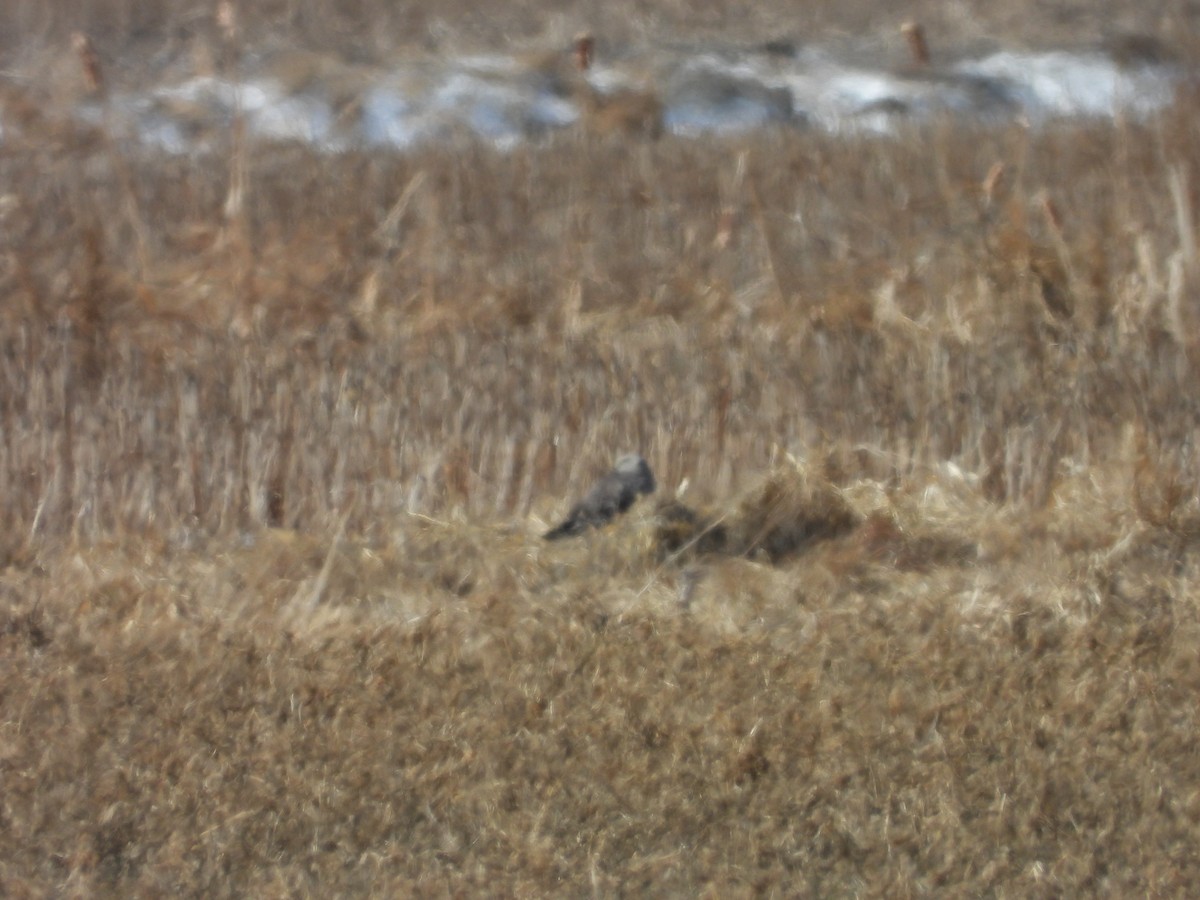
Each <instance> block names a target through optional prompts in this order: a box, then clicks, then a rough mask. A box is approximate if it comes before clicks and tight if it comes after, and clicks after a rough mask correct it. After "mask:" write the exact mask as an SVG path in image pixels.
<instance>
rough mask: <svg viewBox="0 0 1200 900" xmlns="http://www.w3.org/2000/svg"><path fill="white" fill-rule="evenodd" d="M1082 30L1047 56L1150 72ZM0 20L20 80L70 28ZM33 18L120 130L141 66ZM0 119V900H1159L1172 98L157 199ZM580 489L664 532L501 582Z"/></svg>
mask: <svg viewBox="0 0 1200 900" xmlns="http://www.w3.org/2000/svg"><path fill="white" fill-rule="evenodd" d="M462 5H463V6H464V7H465V11H464V13H463V15H464V17H465V19H464V21H457V20H456V21H455V27H457V28H458V29H459V30H458V31H457V32H455V39H456V40H461V41H462V42H464V43H471V42H473V41H474V42H482V43H486V42H487V41H489V40H492V41H499V40H500V37H499V35H501V34H502V33H503V34H505V35H507V36H508V37H510V38H512V39H513V40H524V39H528V40H530V41H533V40H535V39H536V38H537V37H538V36H539V35H545V34H548V33H554V34H558V33H559V31H560V30H561V32H562V33H563V34H569V33H570V32H571V30H572V28H574V27H575V24H574V22H575V17H576V13H577V10H576V7H580V8H582V4H575V5H574V6H572V5H570V4H568V5H565V6H564V7H563V8H564V9H566V10H567V12H564V13H562V14H561V16H560V18H558V19H555V20H554V23H552V25H551V26H545V17H542V18H540V19H539V18H538V16H536V15H534V10H535V9H536V5H535V4H522V3H516V2H509V3H498V4H496V6H495V11H494V12H493V13H492V17H485V16H483V14H482V13H479V12H478V10H479V9H482V8H484V7H483V5H481V4H462ZM788 5H789V4H783V3H764V4H733V3H730V4H726V6H728V7H729V11H728V15H730V16H733V17H735V18H737V19H738V21H740V22H742V26H741V28H742V30H741V31H739V32H738V36H739V37H744V38H746V39H748V40H749V39H761V38H763V37H764V36H770V34H771V30H772V29H773V28H776V27H778V25H779V23H780V22H783V21H784V20H785V18H786V17H785V12H786V9H785V7H786V6H788ZM644 6H645V5H644V4H633V3H613V4H611V5H609V6H605V7H604V8H605V9H609V10H610V12H606V13H604V14H603V15H604V16H606V17H608V16H611V18H603V19H602V20H600V21H598V22H593V23H592V24H593V26H594V27H597V28H600V27H605V26H607V27H609V28H610V29H611V30H612V31H613V32H614V33H616V34H619V35H620V34H622V32H621V29H622V28H623V29H625V32H624V35H623V36H624V37H628V35H629V34H631V33H634V32H635V31H636V29H637V27H638V25H637V21H638V20H637V19H636V17H635V16H634V14H633V13H632V12H631V10H635V9H636V10H643V12H642V13H639V15H642V16H643V18H647V17H648V14H646V13H644ZM925 6H928V7H929V21H930V22H931V23H932V24H933V25H936V26H937V27H939V28H941V29H942V30H943V31H947V32H948V31H949V29H951V27H953V26H954V24H955V23H954V22H953V21H950V20H948V19H946V20H943V19H941V18H939V16H940V15H948V14H945V13H939V12H938V11H939V10H944V9H948V8H949V7H950V5H948V4H935V3H932V2H931V3H928V4H925ZM979 6H980V13H981V18H980V19H979V20H978V21H976V22H974V23H973V24H972V25H971V27H970V28H966V27H965V26H962V27H960V30H959V31H958V32H955V39H956V40H960V41H970V40H974V39H976V38H977V37H978V35H976V34H975V33H974V32H973V31H972V29H977V30H978V29H985V28H989V27H990V28H993V29H994V30H995V33H996V35H997V36H999V37H1001V38H1003V39H1006V40H1013V41H1033V40H1034V39H1035V36H1040V37H1042V38H1044V39H1052V38H1054V37H1055V36H1056V35H1059V34H1060V32H1057V31H1055V29H1056V28H1062V27H1065V26H1063V25H1062V23H1061V22H1059V20H1058V19H1057V18H1056V17H1055V16H1056V15H1057V14H1056V13H1054V12H1053V10H1054V9H1056V7H1054V6H1051V10H1052V12H1045V6H1044V5H1042V4H1038V5H1037V6H1038V7H1039V8H1040V9H1042V10H1043V11H1042V12H1041V13H1040V15H1042V16H1043V18H1042V19H1039V20H1036V21H1032V22H1031V21H1030V20H1028V19H1027V18H1026V17H1025V14H1026V13H1027V12H1028V9H1027V8H1032V7H1033V6H1034V4H1031V3H1017V2H1009V3H1007V4H987V5H984V4H979ZM1061 6H1062V7H1063V9H1064V10H1066V9H1067V7H1077V6H1078V4H1061ZM393 7H395V9H400V8H401V7H404V8H405V9H408V10H409V12H406V13H405V14H404V15H407V16H410V17H412V21H411V22H410V21H407V20H404V16H403V15H401V13H399V12H396V11H395V9H393ZM701 7H703V8H704V9H705V10H708V9H710V5H709V4H698V3H686V2H680V3H676V4H662V5H661V6H660V7H659V6H656V7H655V8H656V9H657V10H658V12H657V13H656V15H657V18H654V17H652V16H650V17H648V18H649V19H652V21H649V23H648V24H646V28H647V29H649V30H651V31H653V30H654V29H658V33H660V34H661V33H666V32H669V31H671V29H673V28H676V27H677V26H678V23H679V22H688V21H690V22H691V25H692V27H693V31H691V32H687V34H690V35H692V36H695V37H698V38H699V37H703V36H705V35H706V33H707V30H708V29H715V28H716V27H717V26H718V25H719V23H718V22H712V21H708V20H707V19H705V18H704V15H705V14H703V13H702V11H701V10H700V8H701ZM1108 7H1110V8H1109V9H1108V10H1107V12H1106V16H1105V17H1104V18H1101V17H1099V16H1097V17H1096V19H1095V21H1091V20H1087V21H1084V22H1082V23H1081V22H1076V26H1077V27H1076V28H1075V30H1074V31H1073V32H1072V34H1076V35H1082V37H1083V39H1085V40H1092V39H1096V40H1098V39H1101V38H1103V37H1105V34H1104V27H1105V26H1104V25H1103V23H1104V22H1105V21H1109V22H1114V23H1119V24H1120V25H1121V26H1122V27H1129V28H1135V29H1142V30H1144V31H1145V32H1146V33H1148V34H1150V35H1152V36H1155V37H1159V38H1162V39H1164V40H1170V41H1174V43H1173V44H1172V46H1173V47H1175V48H1177V51H1178V52H1185V51H1186V44H1187V42H1188V41H1189V39H1190V38H1189V35H1191V34H1194V27H1193V26H1194V24H1195V23H1194V22H1193V21H1192V19H1191V18H1190V17H1191V16H1192V13H1191V11H1190V7H1189V6H1188V5H1187V4H1183V3H1163V4H1160V5H1159V6H1158V7H1155V6H1154V5H1153V4H1137V5H1134V4H1128V8H1126V5H1125V4H1108ZM15 8H16V15H15V18H14V21H16V22H17V23H18V25H19V29H18V31H20V29H24V31H23V32H21V33H22V34H24V35H25V36H26V37H29V42H27V43H25V44H22V43H21V42H20V41H15V40H12V39H11V37H6V38H5V39H4V40H6V41H7V43H2V42H0V52H4V53H5V54H7V55H6V56H5V57H4V58H5V59H6V60H7V62H6V65H8V66H18V65H28V66H29V67H30V68H29V71H36V72H39V73H46V72H56V73H58V74H57V75H56V76H55V77H56V78H60V79H64V78H66V79H69V77H70V76H69V75H68V74H64V73H67V72H68V69H69V63H70V62H71V61H73V57H71V56H70V54H69V51H63V50H62V49H61V46H62V39H63V37H64V36H65V34H66V33H67V32H68V31H69V30H70V29H71V27H73V25H74V24H78V23H76V22H73V21H72V20H71V17H70V16H68V15H67V14H66V12H65V11H64V10H66V9H69V8H70V7H67V6H66V4H62V3H60V4H40V3H33V2H28V3H22V2H18V3H17V4H16V5H15ZM188 8H192V7H191V6H190V5H189V6H188ZM430 8H432V5H430V7H429V8H426V7H424V6H422V5H420V4H411V5H402V4H384V3H382V2H380V3H370V2H362V3H357V4H332V3H317V2H312V3H308V4H303V3H301V4H294V3H293V4H283V3H277V4H267V3H264V4H260V5H259V6H258V7H256V10H255V13H254V15H253V16H249V17H248V18H247V24H246V25H245V27H246V29H247V36H246V40H247V41H251V40H256V39H257V38H256V36H255V31H254V29H256V28H265V27H266V26H267V25H271V24H273V25H274V26H275V28H276V31H277V33H278V34H279V35H281V36H282V37H283V39H285V40H294V41H296V42H297V43H301V44H308V45H310V46H315V47H317V48H318V49H320V50H322V51H323V52H326V51H333V50H338V49H339V42H340V43H341V44H345V43H347V42H352V40H351V39H352V38H353V36H354V35H355V34H358V35H360V36H362V35H364V34H365V33H367V32H370V33H371V34H372V39H373V40H376V41H383V40H385V39H386V38H387V37H388V36H393V37H395V36H396V35H397V34H399V33H401V32H404V33H408V32H406V31H405V29H410V30H411V29H414V28H417V29H420V28H426V29H427V28H429V20H430V19H432V18H434V16H433V14H432V13H431V12H429V9H430ZM873 8H877V7H876V5H874V4H868V3H865V2H859V3H857V4H855V3H849V4H846V3H839V4H813V5H812V8H811V10H810V11H809V12H808V13H807V15H809V16H810V17H811V21H808V22H806V23H803V24H804V27H809V26H812V27H817V26H819V27H822V28H826V29H827V30H828V31H829V33H831V34H834V35H836V34H839V33H844V32H848V31H851V30H853V29H855V28H858V27H861V26H862V25H863V23H864V22H866V21H867V20H868V18H869V16H868V13H869V12H870V11H871V10H872V9H873ZM439 9H442V10H445V7H444V6H439ZM914 9H917V10H918V11H921V9H922V5H921V4H916V5H915V6H914ZM339 10H340V11H339ZM471 10H476V11H475V12H471ZM439 15H441V16H447V15H448V13H446V12H444V11H443V12H441V13H439ZM1063 15H1064V16H1065V15H1066V12H1064V13H1063ZM689 16H694V20H693V19H689ZM89 17H90V18H89ZM83 18H85V19H86V21H85V22H84V23H83V24H85V25H88V26H89V27H91V28H92V29H93V31H94V32H96V45H97V47H98V49H99V52H100V55H101V59H102V63H103V64H104V65H106V66H108V67H109V68H108V69H107V70H106V72H107V71H111V72H112V73H113V74H112V77H114V78H125V79H134V80H136V78H137V77H139V76H138V73H137V72H136V71H132V70H129V69H126V70H122V69H120V68H119V64H118V63H117V62H115V60H116V59H118V58H120V57H121V53H120V49H121V48H122V47H125V48H127V47H130V46H134V45H137V46H140V47H145V46H153V45H154V44H155V42H166V41H169V40H174V39H175V36H176V35H175V30H176V29H178V28H179V27H181V25H180V22H182V21H184V20H185V19H186V15H185V11H184V5H183V4H168V3H164V4H161V5H156V4H141V3H134V2H132V0H130V2H125V3H118V2H109V3H93V4H89V5H88V6H87V12H86V14H85V15H84V16H83ZM188 21H190V20H188ZM871 21H872V27H878V28H879V34H881V35H882V34H884V31H885V29H884V26H883V25H882V24H880V23H879V22H877V21H875V20H871ZM101 22H103V23H107V25H106V26H105V27H103V28H102V27H100V26H99V25H98V24H97V23H101ZM317 22H324V23H325V25H326V26H327V27H326V28H324V29H316V30H318V31H320V33H321V35H323V37H322V39H320V40H317V39H314V38H313V37H312V34H311V32H312V31H313V30H314V29H315V25H314V23H317ZM372 23H374V24H375V26H377V27H374V28H373V26H372ZM505 23H507V25H505ZM539 23H540V24H539ZM644 24H645V23H644ZM884 24H886V26H887V28H886V31H887V33H889V34H891V33H892V32H894V26H895V25H896V24H897V23H895V22H892V21H888V22H887V23H884ZM506 28H507V30H506ZM356 29H357V31H356ZM796 30H799V29H796ZM931 31H933V28H931ZM793 34H795V31H793ZM330 35H333V36H334V37H336V38H337V40H334V39H333V38H331V37H330ZM400 40H401V39H400V38H399V37H396V41H397V43H399V42H400ZM139 42H140V43H139ZM32 45H36V51H35V50H30V49H29V47H30V46H32ZM56 48H58V49H56ZM343 49H344V48H343ZM376 49H377V48H376ZM364 52H365V51H364ZM56 54H57V55H56ZM64 54H65V55H64ZM64 60H66V61H64ZM7 71H9V70H7V69H6V72H7ZM39 77H40V76H39ZM47 77H49V76H47ZM75 77H81V76H79V75H78V73H76V75H75ZM141 77H146V76H145V73H142V76H141ZM0 86H3V89H4V93H3V97H2V100H3V104H4V115H5V117H6V120H7V121H10V122H13V121H19V122H20V123H21V126H20V129H18V130H16V131H12V132H11V133H7V132H6V135H5V138H4V140H3V141H2V142H0V233H2V234H3V236H4V237H3V243H2V244H0V498H3V503H0V894H2V895H4V896H7V897H40V896H81V897H82V896H114V897H115V896H120V897H128V896H147V897H150V896H162V895H184V896H205V897H210V896H247V897H250V896H254V897H273V896H315V897H327V896H340V895H382V896H472V895H476V896H478V895H493V896H581V895H594V896H610V895H627V896H640V895H647V896H688V897H691V896H707V897H736V896H773V897H782V896H796V895H808V896H821V897H825V896H851V895H853V896H880V897H882V896H886V897H897V896H901V897H902V896H911V895H918V894H932V893H936V894H939V895H948V896H985V897H987V896H994V897H1014V898H1016V897H1031V896H1047V897H1050V896H1063V895H1067V896H1070V895H1080V894H1089V895H1108V896H1187V895H1192V896H1195V895H1196V894H1197V892H1198V891H1200V855H1198V854H1197V852H1196V848H1197V846H1200V753H1198V752H1197V748H1196V737H1197V697H1200V653H1198V648H1200V588H1198V587H1197V582H1196V581H1195V579H1197V577H1198V575H1200V447H1198V446H1197V428H1196V423H1197V421H1198V419H1197V417H1198V415H1200V392H1198V391H1197V390H1196V384H1197V380H1196V379H1197V375H1198V365H1200V342H1198V341H1197V334H1198V333H1200V332H1198V330H1197V329H1198V328H1200V305H1198V303H1197V297H1198V296H1200V294H1198V291H1200V261H1198V259H1197V248H1196V237H1195V233H1194V229H1195V217H1196V208H1197V200H1198V199H1200V165H1198V163H1200V154H1198V151H1197V148H1198V147H1200V97H1197V96H1196V95H1194V94H1192V93H1191V92H1187V91H1182V92H1181V94H1180V96H1179V98H1178V101H1177V103H1176V104H1175V106H1174V107H1172V108H1171V109H1169V110H1168V111H1166V112H1165V113H1163V114H1162V115H1161V116H1158V117H1156V118H1155V119H1153V120H1151V121H1148V122H1144V123H1138V122H1130V121H1120V122H1118V123H1116V124H1115V125H1083V124H1063V125H1058V126H1053V127H1048V128H1045V129H1043V130H1040V131H1036V132H1030V131H1029V130H1027V129H1024V128H1021V127H1019V126H1016V125H1014V126H1012V127H1011V128H1008V129H1000V130H987V131H984V130H978V131H976V130H973V129H972V128H970V127H967V126H964V125H962V124H961V123H959V124H953V125H952V124H951V123H944V124H936V125H933V126H930V127H925V128H921V129H914V130H913V131H911V132H910V133H907V134H904V135H901V136H899V137H897V138H894V139H886V140H884V139H870V140H866V139H864V140H853V139H844V138H843V139H833V138H831V137H827V136H823V135H820V134H816V133H805V132H799V131H789V132H763V133H758V134H755V135H750V136H747V137H744V138H738V139H727V140H720V141H717V140H707V141H696V140H684V139H678V138H673V137H669V136H668V137H664V138H663V139H661V140H658V141H649V140H642V139H622V138H620V137H615V136H610V137H608V138H606V139H601V138H597V137H594V136H590V135H588V134H586V133H583V132H579V133H563V134H561V135H558V136H555V137H553V138H551V139H549V140H547V141H546V142H544V143H541V144H537V145H530V146H528V147H525V148H523V149H519V150H516V151H514V152H510V153H507V154H499V153H496V152H494V151H492V150H490V149H487V148H485V147H481V146H474V145H468V144H463V145H461V146H454V147H450V148H447V147H438V148H430V149H428V150H426V151H422V152H417V153H413V154H410V155H406V156H399V155H388V154H382V153H379V154H373V155H367V154H344V155H340V156H321V155H318V154H314V153H311V152H308V151H307V150H304V149H303V148H296V147H285V146H262V145H259V146H249V147H246V146H242V145H240V144H239V143H238V142H237V141H236V139H235V137H234V136H232V135H231V136H230V137H229V143H228V149H227V152H225V153H223V154H218V155H215V156H209V157H206V158H204V159H201V160H199V161H194V160H184V159H173V158H167V157H157V156H139V155H138V154H136V153H132V154H131V153H126V152H125V151H124V150H123V149H122V148H119V147H118V146H117V145H116V144H115V143H114V141H113V140H112V139H111V137H110V136H108V135H107V134H106V133H105V132H104V131H103V130H102V129H92V128H87V127H84V126H82V125H78V124H70V123H68V122H67V121H66V119H65V117H64V116H63V115H62V114H61V113H62V111H61V109H57V108H55V107H54V105H53V104H52V103H50V102H49V99H50V98H52V97H53V96H58V95H57V94H56V93H55V90H57V88H56V89H55V90H50V89H49V88H46V89H45V90H43V89H42V87H41V86H40V85H39V82H38V80H37V78H33V79H17V78H9V77H7V75H6V76H5V77H4V78H3V79H0ZM630 449H636V450H639V451H640V452H642V453H644V454H645V456H646V457H647V458H648V459H649V461H650V463H651V465H652V466H653V467H654V469H655V472H656V474H657V476H658V481H659V498H655V500H659V501H665V500H669V499H670V498H673V497H677V498H678V499H679V500H680V501H681V502H683V503H686V504H687V505H688V506H689V507H691V508H693V509H694V510H696V511H697V520H698V521H699V522H700V523H701V526H703V525H705V524H707V525H710V526H712V529H713V530H712V531H710V532H708V533H707V534H701V533H699V531H698V530H697V529H698V528H699V527H701V526H696V527H695V528H691V526H690V525H689V526H688V527H684V526H681V525H680V523H679V521H678V520H675V519H671V518H669V517H668V515H667V511H666V510H664V511H663V512H662V513H660V514H656V505H655V502H654V501H651V500H643V501H642V502H641V503H640V504H639V505H637V506H635V508H634V510H633V512H631V513H630V514H629V515H628V516H626V517H625V518H623V519H621V520H619V521H618V522H617V523H614V524H613V525H612V526H611V527H609V528H607V529H604V530H602V531H598V532H594V533H592V534H590V535H589V536H588V537H587V538H581V539H575V540H573V541H565V542H561V543H557V544H546V543H544V542H542V541H541V539H540V537H539V535H540V534H541V532H542V531H543V530H545V528H546V527H547V526H548V525H549V524H551V523H553V521H555V520H556V518H557V517H559V516H561V515H562V514H563V513H564V512H565V511H566V508H567V506H568V503H569V500H570V499H571V498H573V497H575V496H577V495H578V494H579V492H581V491H582V490H584V489H586V487H587V485H588V484H589V483H590V482H591V480H592V479H593V478H594V477H595V476H596V475H598V474H599V473H601V472H602V471H604V470H605V469H606V468H607V467H608V466H609V465H610V464H611V462H612V459H613V457H614V456H615V455H616V454H617V453H619V452H623V451H626V450H630ZM684 524H685V525H687V523H684ZM680 528H683V533H682V534H681V533H680V532H679V529H680ZM689 528H690V529H691V530H689ZM715 534H720V535H721V536H722V539H721V540H719V541H718V540H709V539H708V538H709V537H710V536H711V535H715Z"/></svg>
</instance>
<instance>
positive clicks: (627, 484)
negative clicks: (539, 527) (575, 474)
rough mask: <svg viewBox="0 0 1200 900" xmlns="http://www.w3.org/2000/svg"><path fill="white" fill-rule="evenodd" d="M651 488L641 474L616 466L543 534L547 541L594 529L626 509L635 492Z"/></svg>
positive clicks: (634, 497)
mask: <svg viewBox="0 0 1200 900" xmlns="http://www.w3.org/2000/svg"><path fill="white" fill-rule="evenodd" d="M653 489H654V484H653V480H652V478H651V480H650V482H649V484H646V479H645V478H644V476H643V475H642V474H641V473H635V474H630V473H628V472H624V473H623V472H621V471H619V470H617V469H614V470H613V471H611V472H609V473H608V474H607V475H605V476H604V477H603V478H601V479H600V480H599V481H597V482H596V484H595V485H594V486H593V487H592V489H591V490H590V491H588V492H587V495H586V496H585V497H584V498H583V499H582V500H580V501H579V502H578V503H576V504H575V505H574V506H573V507H572V508H571V512H570V513H569V514H568V515H567V518H566V519H565V520H564V521H563V522H562V523H561V524H560V525H556V526H555V527H554V528H552V529H550V530H549V531H547V532H546V533H545V534H544V535H543V537H544V538H545V539H546V540H548V541H554V540H558V539H559V538H565V537H572V536H574V535H577V534H582V533H583V532H584V531H586V530H587V529H589V528H597V527H599V526H601V525H605V524H607V523H608V522H610V521H612V520H613V519H615V518H616V517H617V516H618V515H620V514H621V513H624V512H626V511H627V510H628V509H629V507H631V506H633V503H634V501H635V500H637V498H638V494H639V493H644V492H648V491H651V490H653Z"/></svg>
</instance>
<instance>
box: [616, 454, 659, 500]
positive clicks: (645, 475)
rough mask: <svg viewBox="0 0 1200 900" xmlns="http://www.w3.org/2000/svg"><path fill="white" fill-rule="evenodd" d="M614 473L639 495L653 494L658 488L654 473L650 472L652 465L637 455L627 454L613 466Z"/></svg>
mask: <svg viewBox="0 0 1200 900" xmlns="http://www.w3.org/2000/svg"><path fill="white" fill-rule="evenodd" d="M613 471H615V472H616V473H617V474H618V475H620V476H621V479H622V481H624V482H625V483H626V484H628V485H629V486H630V487H632V488H633V489H634V490H636V491H637V492H638V493H639V494H653V493H654V491H655V490H656V489H657V488H658V483H657V482H656V481H655V480H654V473H653V472H651V471H650V464H649V463H647V462H646V460H645V459H644V458H643V457H641V456H639V455H638V454H636V453H627V454H625V455H624V456H622V457H620V458H619V459H618V460H617V464H616V465H615V466H613Z"/></svg>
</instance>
